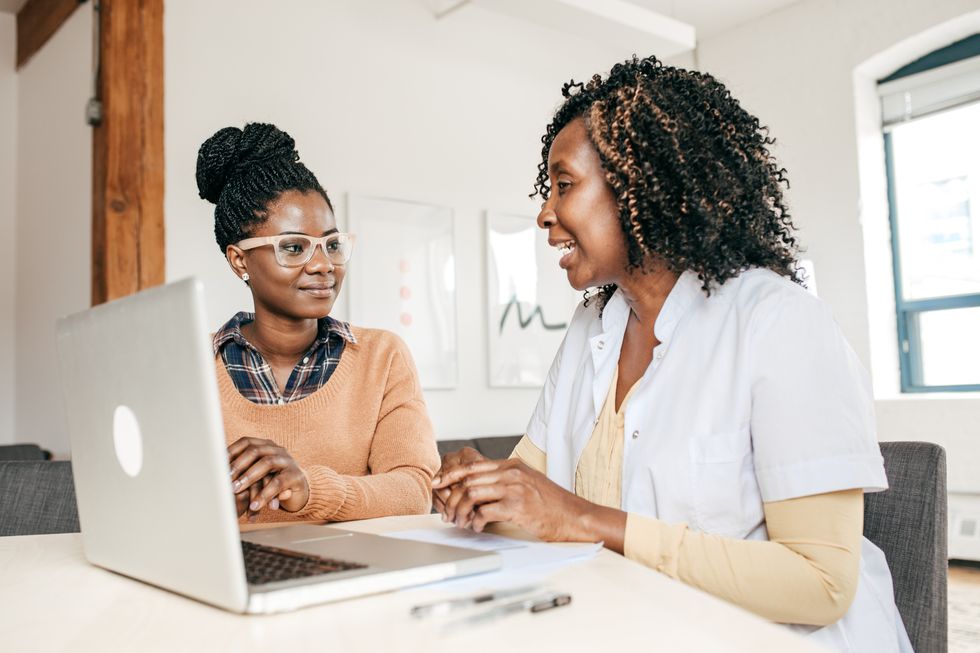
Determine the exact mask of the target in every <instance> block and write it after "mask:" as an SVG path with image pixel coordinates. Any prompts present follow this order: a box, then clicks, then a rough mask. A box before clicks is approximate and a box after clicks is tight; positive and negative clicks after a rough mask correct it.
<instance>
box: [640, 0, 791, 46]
mask: <svg viewBox="0 0 980 653" xmlns="http://www.w3.org/2000/svg"><path fill="white" fill-rule="evenodd" d="M798 1H799V0H629V2H631V3H633V4H635V5H639V6H641V7H643V8H645V9H649V10H651V11H656V12H657V13H659V14H663V15H664V16H668V17H670V18H673V19H675V20H679V21H681V22H683V23H687V24H689V25H693V26H694V29H695V30H697V35H698V40H700V39H702V38H704V37H706V36H713V35H715V34H718V33H719V32H724V31H725V30H728V29H731V28H733V27H737V26H739V25H742V24H744V23H747V22H749V21H752V20H755V19H756V18H759V17H761V16H765V15H766V14H769V13H772V12H774V11H776V10H778V9H781V8H783V7H787V6H789V5H792V4H795V3H796V2H798Z"/></svg>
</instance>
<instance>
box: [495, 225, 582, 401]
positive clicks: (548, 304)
mask: <svg viewBox="0 0 980 653" xmlns="http://www.w3.org/2000/svg"><path fill="white" fill-rule="evenodd" d="M558 259H559V255H558V250H556V249H555V248H553V247H550V246H549V245H548V236H547V233H546V232H545V231H543V230H541V229H538V227H537V224H536V223H535V221H534V219H533V218H529V217H526V216H519V215H509V214H505V213H493V212H489V211H488V212H487V299H488V302H489V304H488V311H487V315H488V323H487V338H488V343H487V350H488V356H489V358H488V361H489V375H490V378H489V383H490V386H491V387H497V388H500V387H541V386H542V385H544V381H545V378H547V376H548V368H549V367H550V366H551V361H552V359H554V357H555V353H556V352H557V351H558V347H559V345H561V341H562V338H564V337H565V329H566V327H567V326H568V321H569V320H570V319H571V317H572V313H573V312H574V311H575V306H576V305H577V304H578V302H579V301H580V300H581V299H582V295H581V293H579V292H578V291H576V290H575V289H573V288H572V287H571V286H569V285H568V281H567V280H566V277H565V272H564V271H563V270H562V269H561V268H559V267H558Z"/></svg>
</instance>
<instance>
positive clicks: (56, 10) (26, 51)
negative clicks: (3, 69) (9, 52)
mask: <svg viewBox="0 0 980 653" xmlns="http://www.w3.org/2000/svg"><path fill="white" fill-rule="evenodd" d="M83 2H85V0H27V3H26V4H25V5H24V6H23V7H21V8H20V11H18V12H17V68H20V67H21V66H23V65H24V64H25V63H27V60H28V59H30V58H31V57H33V56H34V53H36V52H37V51H38V50H40V49H41V47H42V46H44V44H45V43H47V42H48V39H50V38H51V37H52V36H54V33H55V32H57V31H58V28H59V27H61V26H62V25H63V24H64V22H65V21H66V20H68V17H69V16H71V15H72V14H73V13H75V10H76V9H78V5H80V4H82V3H83Z"/></svg>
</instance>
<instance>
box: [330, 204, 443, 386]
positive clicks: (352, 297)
mask: <svg viewBox="0 0 980 653" xmlns="http://www.w3.org/2000/svg"><path fill="white" fill-rule="evenodd" d="M347 224H348V229H349V230H350V232H351V233H354V234H357V245H356V247H355V249H354V255H353V256H352V257H351V260H350V263H348V275H349V276H348V278H347V281H346V282H345V285H346V286H347V290H348V299H349V301H350V319H351V323H353V324H354V325H355V326H363V327H371V328H376V329H387V330H388V331H393V332H395V333H397V334H398V335H399V336H400V337H401V338H402V340H404V341H405V343H406V344H407V345H408V349H409V351H411V352H412V357H413V358H414V359H415V366H416V367H417V368H418V371H419V380H420V381H421V383H422V387H423V388H425V389H448V388H454V387H456V373H457V366H456V261H455V257H454V253H453V252H454V248H453V211H452V209H450V208H448V207H444V206H435V205H432V204H420V203H416V202H404V201H401V200H393V199H381V198H375V197H363V196H360V195H348V198H347Z"/></svg>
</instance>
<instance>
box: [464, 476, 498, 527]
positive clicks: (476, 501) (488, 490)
mask: <svg viewBox="0 0 980 653" xmlns="http://www.w3.org/2000/svg"><path fill="white" fill-rule="evenodd" d="M509 489H510V486H507V485H503V484H499V483H498V484H494V485H474V486H470V487H468V488H466V489H465V490H464V491H463V492H462V497H461V498H460V500H459V503H457V504H456V507H455V510H454V514H455V517H456V519H455V521H456V525H457V526H459V527H461V528H469V526H470V524H471V523H472V522H473V518H474V516H475V515H474V511H476V510H477V509H478V508H479V507H480V506H481V505H483V504H486V503H491V502H494V501H501V500H502V499H504V498H505V497H506V496H507V493H508V490H509Z"/></svg>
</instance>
